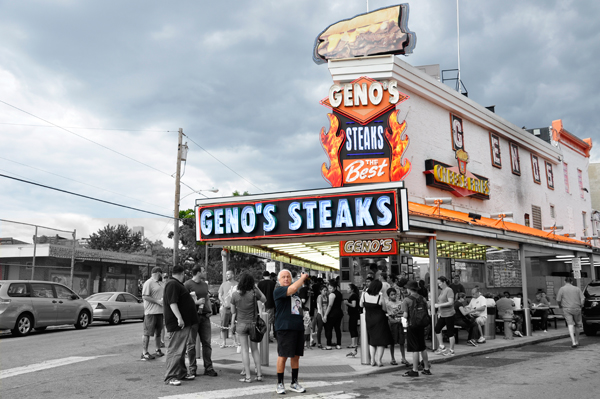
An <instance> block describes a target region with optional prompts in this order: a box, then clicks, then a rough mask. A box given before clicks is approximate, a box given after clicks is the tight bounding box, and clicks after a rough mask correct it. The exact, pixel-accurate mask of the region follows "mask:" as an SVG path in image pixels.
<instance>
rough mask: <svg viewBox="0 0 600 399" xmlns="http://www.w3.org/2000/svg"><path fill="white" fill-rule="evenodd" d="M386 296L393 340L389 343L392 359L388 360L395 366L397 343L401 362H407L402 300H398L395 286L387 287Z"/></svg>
mask: <svg viewBox="0 0 600 399" xmlns="http://www.w3.org/2000/svg"><path fill="white" fill-rule="evenodd" d="M387 296H388V299H387V302H386V306H387V316H388V322H389V324H390V330H391V332H392V338H393V342H392V344H391V345H390V356H391V357H392V361H391V362H390V364H391V365H393V366H396V365H397V364H398V362H396V357H395V353H394V349H395V347H396V345H397V344H398V345H400V354H401V355H402V361H401V363H402V364H404V365H408V364H409V363H408V361H407V360H406V351H405V350H404V341H405V340H406V338H405V335H404V326H403V325H402V314H403V313H402V311H401V306H402V302H401V301H399V300H398V293H397V292H396V289H395V288H388V290H387Z"/></svg>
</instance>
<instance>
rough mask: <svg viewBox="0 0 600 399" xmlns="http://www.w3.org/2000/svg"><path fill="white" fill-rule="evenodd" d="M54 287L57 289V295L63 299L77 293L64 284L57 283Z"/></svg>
mask: <svg viewBox="0 0 600 399" xmlns="http://www.w3.org/2000/svg"><path fill="white" fill-rule="evenodd" d="M54 289H55V290H56V297H57V298H61V299H69V298H71V295H73V294H75V293H74V292H73V291H71V290H70V289H68V288H67V287H63V286H62V285H55V286H54Z"/></svg>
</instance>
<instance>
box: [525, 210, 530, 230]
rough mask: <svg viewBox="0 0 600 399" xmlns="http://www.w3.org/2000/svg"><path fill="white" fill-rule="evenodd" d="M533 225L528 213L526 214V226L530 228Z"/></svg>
mask: <svg viewBox="0 0 600 399" xmlns="http://www.w3.org/2000/svg"><path fill="white" fill-rule="evenodd" d="M530 224H531V222H530V221H529V214H528V213H526V214H525V226H527V227H529V226H530Z"/></svg>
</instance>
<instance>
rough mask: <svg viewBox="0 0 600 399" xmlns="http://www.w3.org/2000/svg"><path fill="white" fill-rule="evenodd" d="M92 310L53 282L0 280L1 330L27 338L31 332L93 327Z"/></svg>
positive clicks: (75, 295)
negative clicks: (65, 326)
mask: <svg viewBox="0 0 600 399" xmlns="http://www.w3.org/2000/svg"><path fill="white" fill-rule="evenodd" d="M91 316H92V307H91V306H90V304H89V303H88V302H87V301H86V300H85V299H82V298H81V297H80V296H79V295H77V294H76V293H74V292H73V291H71V290H70V289H69V288H67V287H65V286H64V285H62V284H58V283H53V282H49V281H32V280H0V330H5V329H10V330H12V333H13V334H14V335H19V336H23V335H27V334H29V333H30V332H31V330H33V329H35V330H44V329H46V327H48V326H57V325H64V324H73V325H74V326H75V328H77V329H84V328H87V327H88V325H89V324H90V323H91V320H92V319H91Z"/></svg>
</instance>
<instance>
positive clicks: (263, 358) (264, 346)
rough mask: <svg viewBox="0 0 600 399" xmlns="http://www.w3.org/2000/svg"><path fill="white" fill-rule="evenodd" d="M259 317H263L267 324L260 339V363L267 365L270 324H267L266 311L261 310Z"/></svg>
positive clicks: (267, 315) (267, 316)
mask: <svg viewBox="0 0 600 399" xmlns="http://www.w3.org/2000/svg"><path fill="white" fill-rule="evenodd" d="M260 318H261V319H263V321H264V322H265V324H266V325H267V332H266V333H265V335H263V339H262V341H260V365H261V366H266V367H269V337H270V336H271V335H270V331H269V330H270V329H271V326H270V325H269V314H268V313H267V312H261V313H260Z"/></svg>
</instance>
